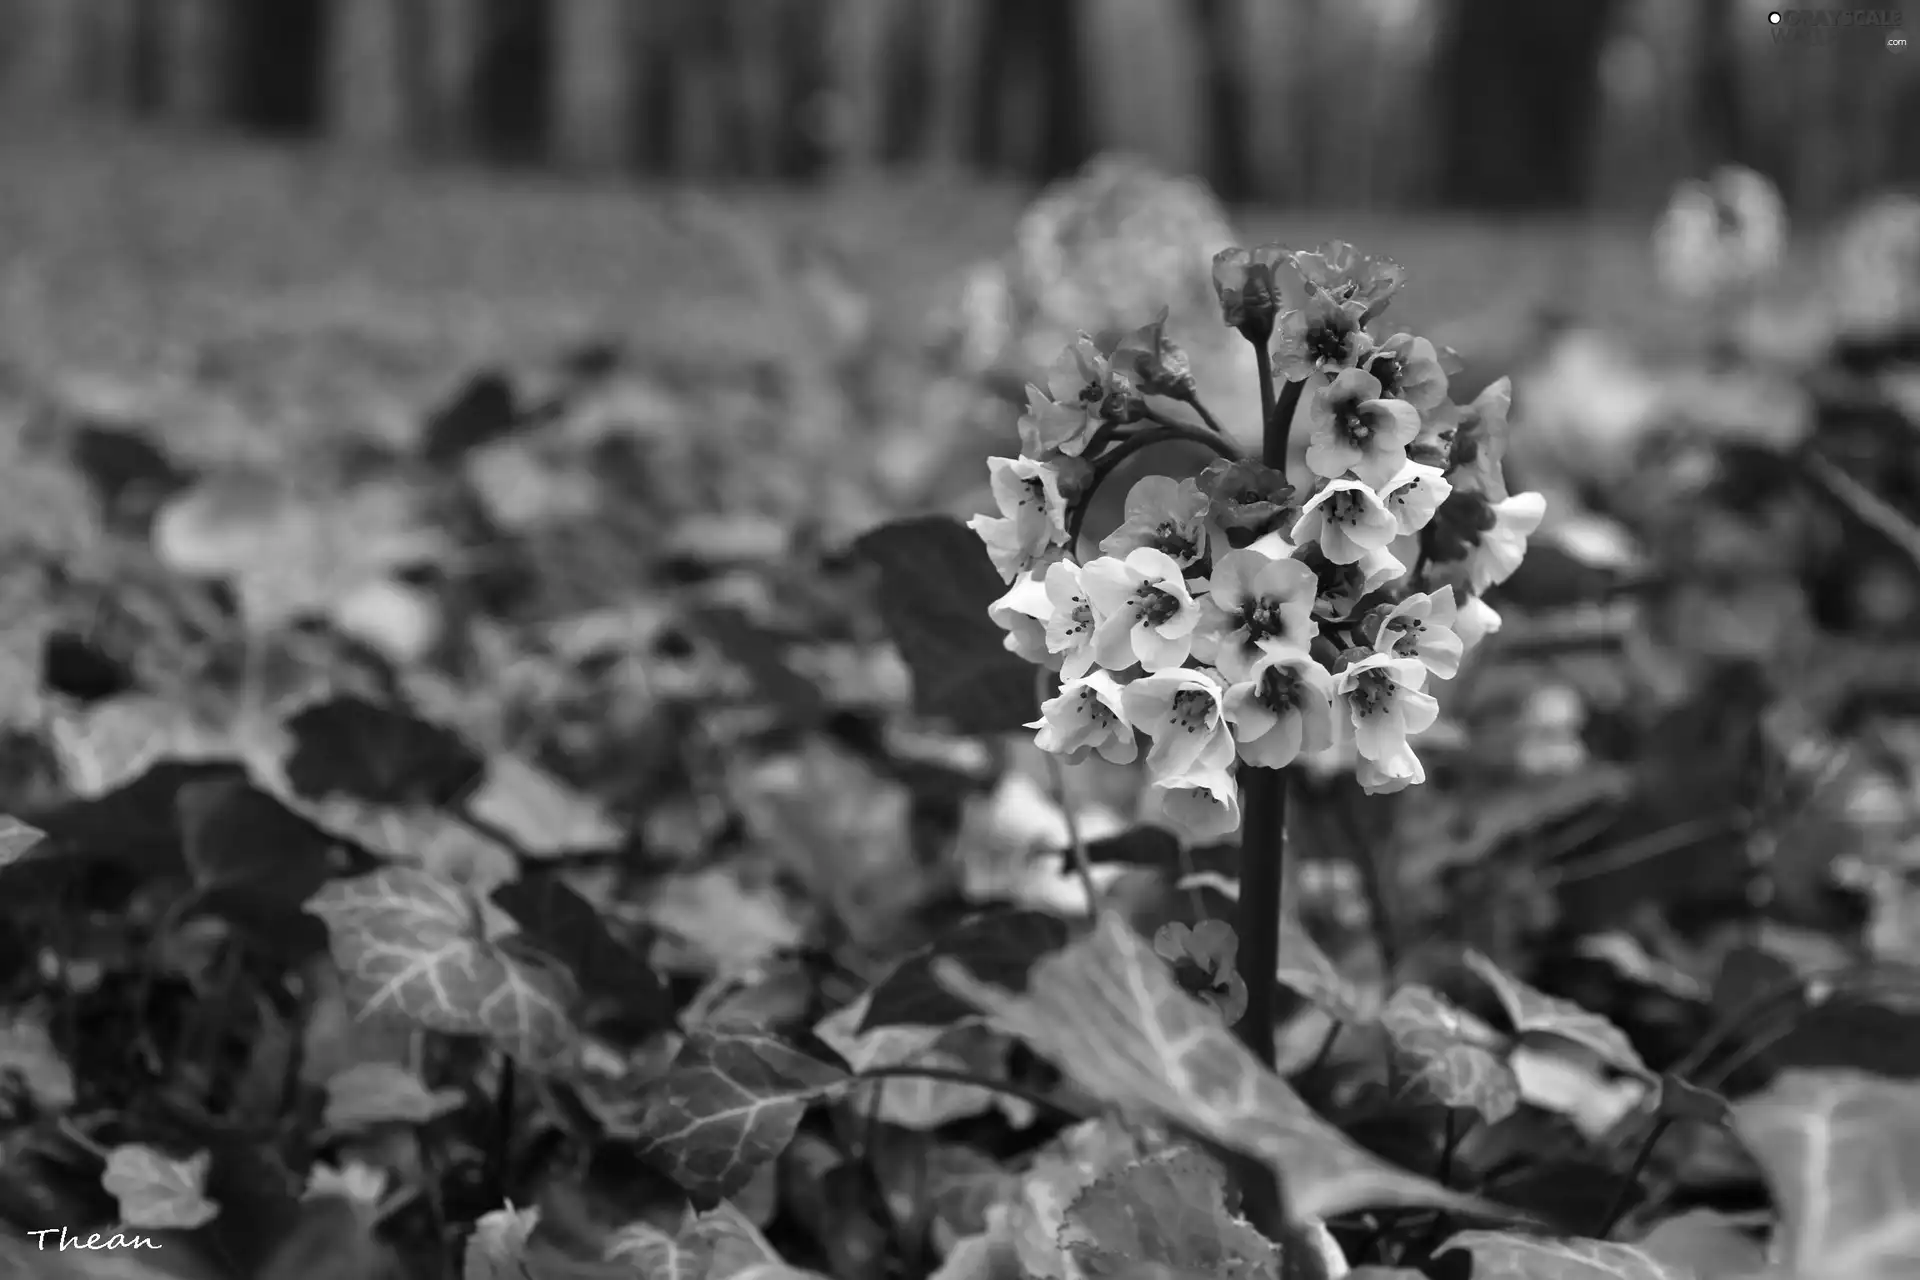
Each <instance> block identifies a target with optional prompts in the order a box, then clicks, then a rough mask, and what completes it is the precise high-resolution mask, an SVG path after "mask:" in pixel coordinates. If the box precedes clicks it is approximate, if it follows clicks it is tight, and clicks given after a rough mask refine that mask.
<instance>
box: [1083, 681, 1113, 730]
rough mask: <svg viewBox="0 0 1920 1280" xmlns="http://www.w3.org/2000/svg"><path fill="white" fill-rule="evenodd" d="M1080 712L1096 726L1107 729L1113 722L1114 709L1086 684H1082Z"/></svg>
mask: <svg viewBox="0 0 1920 1280" xmlns="http://www.w3.org/2000/svg"><path fill="white" fill-rule="evenodd" d="M1080 714H1081V715H1083V716H1085V717H1086V718H1087V720H1088V721H1089V722H1090V723H1091V724H1093V725H1094V726H1095V727H1096V728H1101V729H1106V728H1110V727H1111V726H1112V724H1113V709H1112V708H1111V707H1109V706H1107V704H1106V703H1104V702H1102V701H1101V700H1100V695H1098V694H1096V693H1095V692H1094V691H1093V690H1092V689H1091V688H1089V687H1087V686H1086V685H1082V686H1080Z"/></svg>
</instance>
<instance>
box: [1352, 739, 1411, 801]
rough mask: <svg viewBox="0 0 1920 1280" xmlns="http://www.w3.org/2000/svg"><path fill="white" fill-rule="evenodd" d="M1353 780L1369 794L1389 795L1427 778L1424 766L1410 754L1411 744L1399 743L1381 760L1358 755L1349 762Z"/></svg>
mask: <svg viewBox="0 0 1920 1280" xmlns="http://www.w3.org/2000/svg"><path fill="white" fill-rule="evenodd" d="M1353 780H1354V781H1355V782H1357V783H1359V784H1360V790H1362V791H1364V792H1365V793H1366V794H1368V795H1370V796H1389V795H1392V794H1393V793H1394V792H1396V791H1405V790H1406V789H1407V788H1408V787H1417V786H1419V785H1420V784H1421V783H1423V782H1425V781H1426V780H1427V767H1426V766H1425V765H1423V764H1421V763H1420V757H1419V756H1417V755H1415V754H1414V751H1413V746H1412V744H1411V743H1407V742H1402V743H1401V744H1400V745H1399V746H1398V747H1396V748H1395V749H1394V751H1393V752H1392V753H1391V754H1390V755H1389V756H1388V757H1387V758H1386V759H1385V760H1369V759H1367V758H1366V757H1365V756H1361V757H1360V758H1359V759H1357V760H1355V761H1354V763H1353Z"/></svg>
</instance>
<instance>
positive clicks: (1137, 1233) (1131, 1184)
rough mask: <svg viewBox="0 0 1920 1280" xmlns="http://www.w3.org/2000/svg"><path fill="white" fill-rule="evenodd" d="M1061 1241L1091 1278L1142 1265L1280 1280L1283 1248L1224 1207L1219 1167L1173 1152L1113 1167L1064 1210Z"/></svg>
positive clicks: (1101, 1278)
mask: <svg viewBox="0 0 1920 1280" xmlns="http://www.w3.org/2000/svg"><path fill="white" fill-rule="evenodd" d="M1060 1242H1061V1244H1062V1245H1064V1246H1065V1247H1066V1248H1067V1250H1068V1252H1070V1253H1072V1254H1073V1256H1074V1259H1075V1260H1076V1261H1077V1262H1079V1264H1080V1267H1081V1270H1082V1271H1083V1272H1084V1273H1085V1274H1086V1275H1087V1276H1088V1277H1090V1278H1091V1280H1110V1278H1111V1277H1114V1276H1119V1275H1125V1274H1128V1268H1129V1267H1130V1266H1131V1265H1133V1264H1136V1263H1140V1262H1145V1263H1148V1264H1150V1265H1153V1266H1162V1267H1169V1268H1173V1269H1175V1270H1177V1271H1181V1272H1191V1273H1194V1274H1198V1275H1208V1276H1217V1277H1223V1278H1228V1277H1231V1278H1238V1277H1250V1276H1267V1277H1272V1276H1277V1275H1278V1274H1279V1270H1280V1248H1279V1246H1278V1245H1276V1244H1274V1243H1273V1242H1272V1241H1271V1240H1268V1239H1267V1238H1266V1237H1265V1236H1263V1235H1261V1234H1260V1233H1259V1232H1258V1231H1255V1230H1254V1229H1253V1227H1252V1226H1250V1225H1249V1224H1248V1223H1247V1222H1246V1221H1245V1220H1244V1219H1242V1218H1240V1217H1238V1216H1236V1215H1235V1214H1233V1213H1231V1212H1229V1211H1228V1209H1227V1186H1226V1181H1225V1179H1224V1178H1223V1177H1222V1175H1221V1171H1220V1169H1219V1167H1218V1165H1217V1164H1216V1163H1214V1162H1212V1161H1208V1160H1204V1159H1202V1158H1201V1157H1200V1156H1199V1155H1198V1154H1197V1153H1195V1152H1192V1151H1183V1150H1177V1149H1176V1150H1173V1151H1168V1152H1165V1153H1163V1154H1161V1155H1158V1156H1155V1157H1152V1158H1149V1159H1147V1160H1142V1161H1140V1162H1139V1163H1137V1164H1130V1165H1127V1166H1125V1167H1124V1168H1121V1169H1117V1170H1115V1171H1114V1172H1112V1173H1109V1174H1108V1175H1107V1176H1105V1177H1103V1178H1101V1179H1100V1180H1098V1181H1097V1182H1095V1183H1094V1184H1093V1185H1092V1186H1090V1187H1088V1188H1087V1189H1086V1190H1085V1191H1083V1192H1081V1193H1080V1196H1079V1198H1078V1199H1076V1200H1075V1201H1074V1202H1073V1203H1072V1204H1071V1205H1069V1206H1068V1207H1067V1213H1066V1225H1065V1226H1064V1227H1063V1228H1062V1230H1061V1233H1060Z"/></svg>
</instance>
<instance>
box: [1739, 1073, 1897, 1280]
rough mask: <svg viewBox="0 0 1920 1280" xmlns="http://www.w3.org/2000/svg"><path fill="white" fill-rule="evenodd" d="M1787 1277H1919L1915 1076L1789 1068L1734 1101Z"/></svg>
mask: <svg viewBox="0 0 1920 1280" xmlns="http://www.w3.org/2000/svg"><path fill="white" fill-rule="evenodd" d="M1733 1125H1734V1131H1735V1132H1736V1133H1737V1134H1738V1135H1739V1136H1740V1138H1741V1139H1742V1140H1743V1141H1744V1142H1745V1143H1746V1144H1747V1147H1748V1149H1749V1150H1751V1151H1752V1152H1753V1155H1754V1158H1755V1159H1756V1160H1758V1161H1759V1163H1760V1167H1761V1170H1762V1172H1763V1173H1764V1174H1765V1175H1766V1179H1767V1185H1768V1186H1769V1187H1770V1188H1771V1189H1772V1191H1773V1199H1774V1203H1775V1205H1776V1206H1777V1207H1778V1209H1779V1211H1780V1215H1781V1218H1782V1220H1783V1221H1782V1224H1781V1229H1780V1237H1779V1239H1778V1240H1776V1242H1775V1246H1774V1255H1775V1257H1776V1258H1778V1259H1780V1260H1781V1261H1782V1262H1784V1263H1785V1265H1786V1266H1787V1267H1788V1268H1789V1269H1790V1270H1791V1271H1792V1273H1793V1275H1794V1280H1910V1278H1911V1277H1913V1276H1915V1275H1920V1082H1916V1081H1911V1080H1888V1079H1883V1078H1880V1077H1877V1076H1869V1075H1865V1074H1863V1073H1861V1072H1855V1071H1788V1072H1784V1073H1782V1074H1781V1075H1780V1076H1779V1077H1778V1078H1777V1079H1775V1080H1774V1082H1773V1083H1772V1085H1770V1086H1769V1087H1768V1088H1767V1090H1766V1091H1765V1092H1764V1093H1761V1094H1759V1095H1757V1096H1755V1097H1751V1098H1747V1099H1744V1100H1743V1101H1741V1102H1739V1103H1737V1104H1735V1106H1734V1109H1733Z"/></svg>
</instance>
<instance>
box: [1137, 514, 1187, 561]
mask: <svg viewBox="0 0 1920 1280" xmlns="http://www.w3.org/2000/svg"><path fill="white" fill-rule="evenodd" d="M1147 545H1149V546H1151V547H1153V548H1154V549H1155V550H1156V551H1164V552H1166V553H1167V554H1168V555H1169V556H1172V557H1173V558H1174V559H1175V560H1180V561H1183V562H1184V561H1187V560H1191V559H1193V558H1194V557H1195V556H1198V555H1199V554H1200V540H1199V538H1197V537H1196V536H1194V534H1193V533H1191V532H1189V531H1188V530H1186V529H1182V528H1181V527H1180V526H1179V524H1178V523H1176V522H1175V521H1172V520H1163V521H1161V522H1160V525H1159V527H1158V528H1156V529H1155V530H1154V531H1153V536H1152V538H1151V540H1150V541H1149V542H1148V544H1147Z"/></svg>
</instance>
